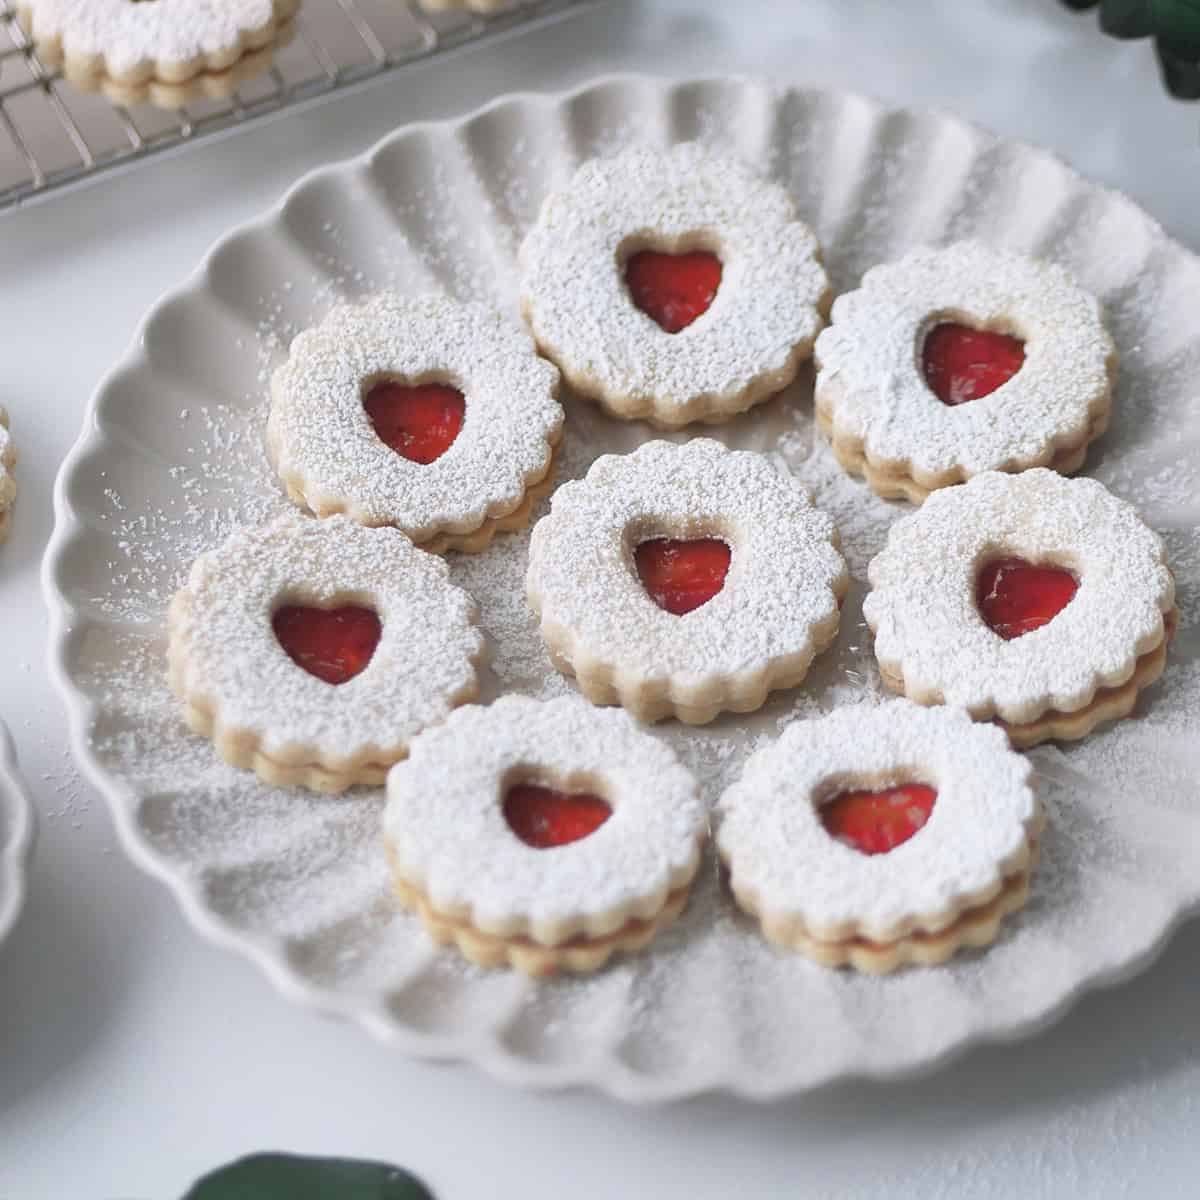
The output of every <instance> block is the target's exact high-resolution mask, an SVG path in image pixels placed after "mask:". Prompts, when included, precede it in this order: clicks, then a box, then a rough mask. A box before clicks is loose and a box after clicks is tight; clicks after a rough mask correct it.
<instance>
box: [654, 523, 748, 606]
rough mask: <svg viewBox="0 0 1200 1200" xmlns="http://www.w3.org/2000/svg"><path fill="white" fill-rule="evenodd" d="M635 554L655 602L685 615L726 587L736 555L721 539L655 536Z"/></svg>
mask: <svg viewBox="0 0 1200 1200" xmlns="http://www.w3.org/2000/svg"><path fill="white" fill-rule="evenodd" d="M633 557H634V562H635V563H636V564H637V573H638V578H639V579H640V580H641V581H642V587H644V588H645V589H646V591H647V592H648V593H649V595H650V598H651V599H652V600H653V601H654V603H655V604H657V605H658V607H659V608H661V609H665V610H666V611H667V612H669V613H674V614H675V616H677V617H682V616H683V615H684V614H685V613H690V612H691V611H692V610H693V609H697V608H699V607H700V606H701V605H703V604H707V603H708V602H709V601H710V600H711V599H712V598H713V597H714V596H715V595H716V594H717V593H718V592H719V591H720V590H721V589H722V588H723V587H724V586H725V576H726V575H727V574H728V573H729V562H730V559H731V557H732V554H731V552H730V549H729V544H728V543H727V542H723V541H721V539H720V538H691V539H680V538H651V539H650V540H649V541H647V542H641V543H640V544H639V545H638V547H637V549H636V550H634V552H633Z"/></svg>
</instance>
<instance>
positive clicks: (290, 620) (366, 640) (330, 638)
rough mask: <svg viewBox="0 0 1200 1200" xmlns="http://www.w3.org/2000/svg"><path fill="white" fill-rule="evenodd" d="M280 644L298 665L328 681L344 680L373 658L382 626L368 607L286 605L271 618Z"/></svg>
mask: <svg viewBox="0 0 1200 1200" xmlns="http://www.w3.org/2000/svg"><path fill="white" fill-rule="evenodd" d="M271 625H272V627H273V628H274V630H275V636H276V637H277V638H278V639H279V644H280V645H281V646H282V647H283V648H284V650H286V651H287V655H288V657H289V658H290V659H291V660H292V662H294V663H295V664H296V665H297V666H299V667H303V668H304V669H305V670H306V671H307V672H308V673H309V674H310V675H315V676H316V677H317V678H318V679H323V680H324V681H325V682H326V683H334V684H337V683H345V682H346V681H347V680H350V679H353V678H354V677H355V675H357V674H358V673H359V672H360V671H361V670H362V669H363V668H364V667H365V666H366V665H367V663H369V662H370V661H371V656H372V655H373V654H374V653H375V647H376V646H378V645H379V635H380V633H381V632H382V626H381V625H380V623H379V617H378V616H376V614H375V613H373V612H372V611H371V610H370V609H369V608H359V607H358V606H357V605H353V604H348V605H346V606H344V607H342V608H308V607H306V606H304V605H301V604H285V605H284V606H283V607H282V608H279V609H277V610H276V612H275V616H274V617H273V618H272V619H271Z"/></svg>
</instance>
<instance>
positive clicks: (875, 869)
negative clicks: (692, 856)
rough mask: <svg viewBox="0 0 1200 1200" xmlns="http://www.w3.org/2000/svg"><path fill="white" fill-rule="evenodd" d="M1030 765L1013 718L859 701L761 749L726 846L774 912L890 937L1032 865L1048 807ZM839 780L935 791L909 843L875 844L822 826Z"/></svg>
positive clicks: (727, 803)
mask: <svg viewBox="0 0 1200 1200" xmlns="http://www.w3.org/2000/svg"><path fill="white" fill-rule="evenodd" d="M1031 775H1032V768H1031V767H1030V764H1029V761H1028V759H1026V758H1025V757H1024V756H1023V755H1020V754H1017V753H1016V752H1015V751H1013V750H1011V749H1010V748H1009V745H1008V739H1007V736H1006V735H1005V733H1004V731H1003V730H1001V729H998V728H996V727H995V726H993V725H979V724H975V723H974V722H972V721H971V719H970V717H969V716H967V714H966V713H965V712H963V711H962V710H961V709H949V708H919V707H918V706H917V705H914V704H911V703H910V702H908V701H906V700H894V701H891V702H890V703H888V704H885V705H878V706H869V707H868V706H862V705H852V706H847V707H845V708H840V709H838V710H837V711H836V712H834V713H831V714H830V715H829V716H827V717H823V718H821V719H820V720H817V721H798V722H796V723H794V724H793V725H791V726H789V728H788V729H786V730H785V731H784V733H783V736H782V737H781V738H780V739H779V740H778V741H777V742H775V743H773V744H772V745H771V746H769V747H768V748H767V749H765V750H762V751H759V752H758V753H757V754H755V755H754V756H753V757H752V758H751V759H750V761H749V762H748V763H747V764H746V769H745V771H744V772H743V774H742V777H741V779H740V780H739V781H738V782H737V783H736V784H735V785H734V786H733V787H732V788H730V789H729V790H728V791H727V792H726V793H725V795H724V796H723V797H722V800H721V808H722V812H723V813H724V820H723V821H722V824H721V832H720V838H719V842H720V847H721V853H722V857H723V858H725V859H726V860H727V861H728V862H729V865H730V870H731V872H732V875H733V884H734V886H735V888H737V889H738V890H739V893H740V892H741V891H742V890H744V891H746V892H747V893H748V894H750V895H753V896H754V897H755V898H756V907H757V908H758V909H759V910H760V911H761V912H762V913H763V914H764V915H769V916H771V917H776V918H778V917H785V918H786V917H792V918H797V919H799V920H800V921H801V922H802V923H803V926H804V928H805V929H806V930H807V931H808V932H809V933H811V934H813V935H814V936H817V937H826V938H842V937H847V936H852V935H854V934H861V935H864V936H866V937H870V938H874V939H876V940H880V939H882V940H887V939H888V938H889V936H895V933H896V931H897V930H900V929H904V928H906V927H907V926H908V924H909V923H910V922H913V921H917V922H920V923H921V925H922V926H924V925H925V924H926V923H928V922H930V921H934V922H936V921H937V919H938V918H942V917H946V918H948V917H949V915H950V914H952V913H953V912H955V911H956V910H957V909H958V908H960V907H961V906H962V905H964V904H965V903H967V902H969V901H971V900H972V899H973V898H975V897H978V896H980V895H983V894H985V893H987V892H988V890H989V889H992V888H995V887H997V886H999V884H1000V882H1001V881H1002V880H1003V879H1004V878H1005V877H1006V876H1007V875H1008V874H1009V873H1011V872H1012V871H1013V870H1014V869H1015V868H1016V867H1017V866H1018V865H1020V858H1021V856H1022V855H1023V852H1024V850H1025V848H1026V847H1027V845H1028V834H1029V832H1030V831H1031V827H1032V826H1033V825H1034V824H1035V820H1036V817H1037V807H1036V801H1035V799H1034V794H1033V790H1032V788H1031V787H1030V776H1031ZM831 779H839V780H841V781H843V783H842V786H844V787H846V788H851V787H870V786H875V787H879V786H884V785H885V784H887V785H890V784H891V783H895V782H906V781H908V780H910V779H911V780H917V781H919V782H922V783H927V784H929V785H930V786H932V787H934V788H935V789H936V790H937V793H938V798H937V803H936V804H935V806H934V808H933V812H932V813H931V814H930V816H929V820H928V822H927V823H926V824H925V825H924V827H923V828H921V829H920V831H919V832H918V833H917V834H916V835H915V836H913V837H911V838H910V839H909V840H908V841H906V842H904V843H903V845H900V846H897V847H895V848H894V849H893V850H891V851H889V852H888V853H887V854H877V855H866V854H862V853H860V852H859V851H858V850H856V849H854V848H852V847H850V846H845V845H843V844H842V843H841V842H839V841H837V840H836V839H834V838H831V837H830V836H829V835H828V834H827V833H826V832H825V829H824V827H823V826H822V824H821V821H820V817H819V806H820V804H821V802H822V801H824V800H828V799H830V797H829V796H828V795H823V794H822V791H821V789H822V788H823V787H824V786H826V785H827V784H828V782H829V780H831Z"/></svg>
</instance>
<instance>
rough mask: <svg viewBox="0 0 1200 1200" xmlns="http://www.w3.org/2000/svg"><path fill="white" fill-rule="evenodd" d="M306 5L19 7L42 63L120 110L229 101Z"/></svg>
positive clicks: (35, 1)
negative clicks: (133, 105)
mask: <svg viewBox="0 0 1200 1200" xmlns="http://www.w3.org/2000/svg"><path fill="white" fill-rule="evenodd" d="M299 6H300V5H299V0H226V2H224V3H219V4H215V3H212V2H211V0H150V2H141V3H138V2H136V0H18V5H17V11H18V15H19V17H20V19H21V23H22V25H23V26H24V28H25V29H26V31H27V33H28V34H29V36H30V37H31V39H32V40H33V44H34V47H35V49H36V50H37V53H38V56H39V57H40V58H41V59H42V60H43V61H44V62H46V63H48V64H50V65H51V66H57V67H61V69H62V72H63V75H64V76H65V77H66V78H67V79H68V80H69V81H70V82H71V83H73V84H75V85H77V86H78V87H81V88H83V89H85V90H88V91H96V90H100V91H103V92H104V93H105V94H106V95H107V96H109V98H110V99H112V100H114V101H115V102H117V103H136V102H141V101H145V100H149V101H150V102H152V103H155V104H160V105H162V106H163V107H168V108H172V107H178V106H179V105H181V104H184V103H188V102H189V101H190V100H192V99H195V98H197V97H199V96H209V97H219V96H223V95H227V94H229V92H230V91H232V89H233V88H235V87H236V86H237V84H238V83H239V82H241V81H243V80H244V79H245V78H248V77H249V75H251V74H253V73H255V72H256V71H259V70H265V69H266V68H267V67H269V65H270V62H271V57H270V55H271V51H272V50H273V48H274V47H275V46H276V45H277V44H279V43H280V41H281V40H282V38H283V37H284V36H285V34H286V33H287V32H288V31H289V30H290V26H289V25H288V22H289V21H290V19H291V18H292V17H293V16H294V15H295V13H296V11H297V9H298V8H299Z"/></svg>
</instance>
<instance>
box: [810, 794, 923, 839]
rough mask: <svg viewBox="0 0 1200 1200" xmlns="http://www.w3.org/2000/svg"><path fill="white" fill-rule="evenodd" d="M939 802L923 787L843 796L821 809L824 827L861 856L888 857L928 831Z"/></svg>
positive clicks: (836, 797) (835, 797)
mask: <svg viewBox="0 0 1200 1200" xmlns="http://www.w3.org/2000/svg"><path fill="white" fill-rule="evenodd" d="M936 801H937V791H936V790H935V789H934V788H931V787H929V786H928V785H927V784H924V783H901V784H897V785H896V786H895V787H888V788H882V789H881V790H879V791H850V792H841V793H839V794H838V795H836V796H834V798H833V799H832V800H830V801H829V802H828V803H827V804H823V805H822V806H821V809H820V816H821V824H822V825H824V826H825V829H826V830H827V831H828V833H829V834H830V836H831V837H835V838H837V840H838V841H839V842H842V843H843V844H844V845H847V846H849V847H850V848H851V849H852V850H857V851H858V852H859V853H860V854H887V852H888V851H889V850H895V849H896V847H897V846H903V845H904V843H905V842H907V841H908V839H909V838H910V837H912V836H913V835H914V834H917V833H919V832H920V831H921V830H922V829H924V828H925V823H926V822H927V821H928V820H929V816H930V814H931V813H932V812H933V806H934V804H935V803H936Z"/></svg>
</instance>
